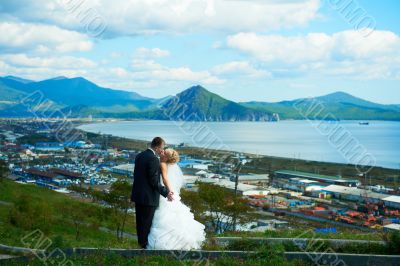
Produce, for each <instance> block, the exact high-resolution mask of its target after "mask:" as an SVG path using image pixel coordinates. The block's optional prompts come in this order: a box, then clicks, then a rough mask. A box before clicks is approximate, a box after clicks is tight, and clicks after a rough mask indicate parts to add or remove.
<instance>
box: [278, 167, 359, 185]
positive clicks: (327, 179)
mask: <svg viewBox="0 0 400 266" xmlns="http://www.w3.org/2000/svg"><path fill="white" fill-rule="evenodd" d="M275 178H276V180H274V181H276V182H278V183H279V182H280V181H284V182H287V181H289V180H290V179H293V178H298V180H303V183H307V182H308V181H306V180H311V181H315V182H314V183H313V185H325V186H328V185H340V186H348V187H357V185H359V181H358V180H355V179H344V178H341V177H337V176H328V175H319V174H312V173H305V172H299V171H290V170H279V171H275Z"/></svg>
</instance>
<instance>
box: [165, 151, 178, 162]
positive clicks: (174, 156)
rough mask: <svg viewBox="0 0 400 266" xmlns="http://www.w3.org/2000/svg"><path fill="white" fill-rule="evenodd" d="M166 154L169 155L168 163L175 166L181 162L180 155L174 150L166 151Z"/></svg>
mask: <svg viewBox="0 0 400 266" xmlns="http://www.w3.org/2000/svg"><path fill="white" fill-rule="evenodd" d="M165 154H166V155H167V160H166V163H168V164H174V163H178V162H179V153H178V152H177V151H176V150H174V149H166V150H165Z"/></svg>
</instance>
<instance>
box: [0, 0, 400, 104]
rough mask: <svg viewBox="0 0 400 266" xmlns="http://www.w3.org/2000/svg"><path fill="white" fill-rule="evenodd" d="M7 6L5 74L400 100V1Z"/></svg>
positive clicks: (3, 18) (263, 97) (254, 95)
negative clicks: (345, 93)
mask: <svg viewBox="0 0 400 266" xmlns="http://www.w3.org/2000/svg"><path fill="white" fill-rule="evenodd" d="M2 2H3V3H0V51H1V52H0V75H2V76H4V75H16V76H21V77H24V78H29V79H34V80H41V79H46V78H51V77H54V76H60V75H63V76H67V77H75V76H83V77H86V78H87V79H89V80H92V81H94V82H96V83H97V84H99V85H101V86H105V87H110V88H116V89H123V90H129V91H135V92H138V93H140V94H142V95H145V96H150V97H164V96H166V95H172V94H176V93H178V92H180V91H182V90H184V89H186V88H187V87H190V86H191V85H196V84H201V85H203V86H204V87H206V88H207V89H209V90H210V91H213V92H215V93H218V94H220V95H222V96H223V97H226V98H228V99H231V100H235V101H250V100H257V101H280V100H287V99H294V98H299V97H308V96H317V95H323V94H327V93H331V92H335V91H345V92H348V93H351V94H353V95H356V96H359V97H362V98H365V99H368V100H371V101H375V102H380V103H397V104H400V91H399V88H400V86H399V85H400V37H399V35H400V26H399V25H400V16H398V14H400V1H395V0H384V1H366V0H364V1H361V0H358V1H356V0H324V1H322V0H321V1H319V0H281V1H278V0H265V1H261V0H246V1H245V0H186V1H178V0H147V1H139V0H130V1H126V0H125V1H123V0H115V1H105V0H71V1H66V0H54V1H46V0H38V1H26V0H15V1H8V2H9V3H6V2H5V1H2Z"/></svg>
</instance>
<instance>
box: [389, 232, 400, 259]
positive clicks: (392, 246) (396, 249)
mask: <svg viewBox="0 0 400 266" xmlns="http://www.w3.org/2000/svg"><path fill="white" fill-rule="evenodd" d="M386 245H387V249H388V252H390V254H396V255H398V254H400V232H399V231H396V232H391V233H389V234H388V235H387V238H386Z"/></svg>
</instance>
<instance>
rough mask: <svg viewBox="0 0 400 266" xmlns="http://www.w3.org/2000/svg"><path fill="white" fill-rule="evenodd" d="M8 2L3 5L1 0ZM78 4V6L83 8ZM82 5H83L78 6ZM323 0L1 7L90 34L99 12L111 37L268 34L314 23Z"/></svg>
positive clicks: (43, 2)
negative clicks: (206, 32)
mask: <svg viewBox="0 0 400 266" xmlns="http://www.w3.org/2000/svg"><path fill="white" fill-rule="evenodd" d="M3 2H4V1H3ZM79 3H80V4H79ZM78 4H79V5H78ZM319 7H320V0H295V1H293V0H282V1H276V0H265V1H260V0H185V1H182V0H146V1H143V0H131V1H126V0H114V1H108V0H86V1H63V0H59V1H56V2H50V3H49V2H48V1H47V0H37V1H28V0H20V1H18V2H17V3H15V2H10V3H6V2H4V3H0V11H1V10H2V11H3V12H4V13H5V14H8V15H9V16H13V17H16V18H18V19H20V20H24V21H30V22H31V21H34V22H35V21H39V20H40V21H46V22H47V23H55V24H56V25H59V26H61V27H63V28H66V29H74V30H79V31H85V29H86V30H87V26H88V24H89V23H90V22H91V21H90V19H89V18H85V17H84V16H83V14H85V12H88V11H89V10H91V11H92V13H93V10H95V11H96V16H92V19H94V18H95V17H98V18H99V19H101V20H102V21H104V23H105V24H106V28H107V29H106V32H105V34H106V35H107V36H109V37H110V36H121V35H137V34H143V33H146V34H148V33H157V32H179V33H186V32H193V31H204V30H219V31H228V32H236V31H266V30H271V29H279V28H287V27H297V26H301V25H305V24H307V23H308V22H309V21H311V20H313V19H315V18H316V17H317V16H318V14H317V12H318V10H319Z"/></svg>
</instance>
